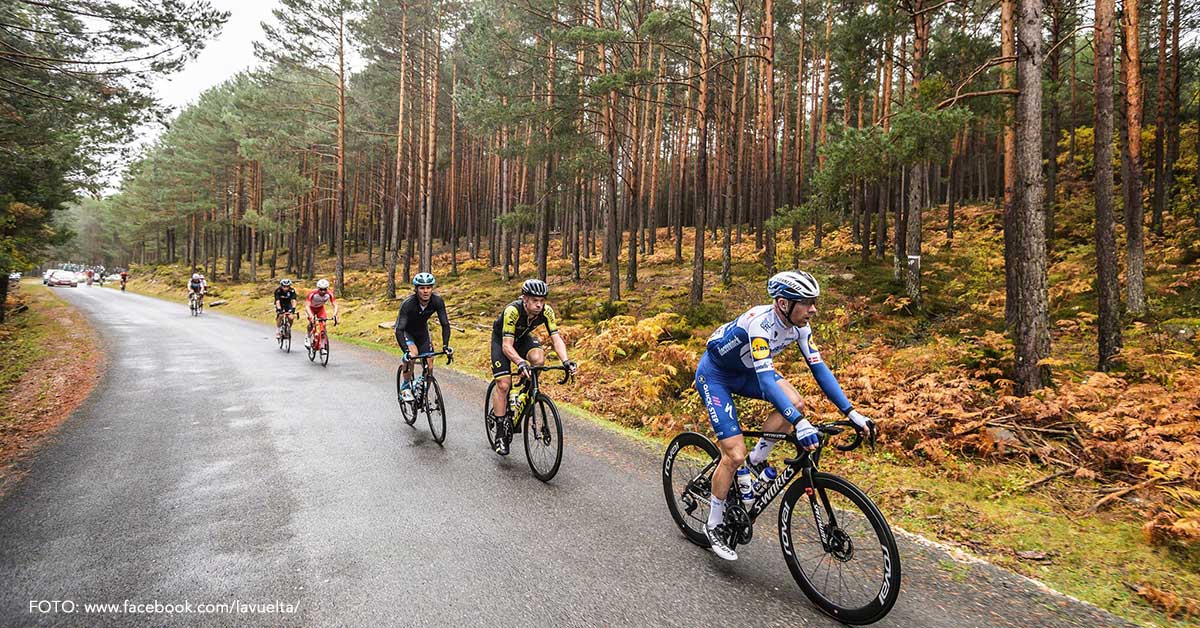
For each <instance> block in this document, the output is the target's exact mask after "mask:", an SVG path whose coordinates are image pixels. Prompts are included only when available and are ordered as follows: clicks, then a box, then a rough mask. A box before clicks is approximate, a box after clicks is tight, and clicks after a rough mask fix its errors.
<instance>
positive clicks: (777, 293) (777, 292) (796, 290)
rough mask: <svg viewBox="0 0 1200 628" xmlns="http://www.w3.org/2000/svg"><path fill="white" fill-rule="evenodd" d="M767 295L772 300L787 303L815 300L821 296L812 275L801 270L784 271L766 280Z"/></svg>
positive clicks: (819, 287) (819, 288)
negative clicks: (781, 299)
mask: <svg viewBox="0 0 1200 628" xmlns="http://www.w3.org/2000/svg"><path fill="white" fill-rule="evenodd" d="M767 294H769V295H771V298H772V299H779V298H784V299H787V300H788V301H799V300H800V299H815V298H817V297H818V296H820V295H821V286H819V285H817V280H816V279H814V278H813V276H812V275H810V274H808V273H806V272H804V271H802V270H785V271H783V272H781V273H776V274H775V276H773V277H771V278H770V279H768V280H767Z"/></svg>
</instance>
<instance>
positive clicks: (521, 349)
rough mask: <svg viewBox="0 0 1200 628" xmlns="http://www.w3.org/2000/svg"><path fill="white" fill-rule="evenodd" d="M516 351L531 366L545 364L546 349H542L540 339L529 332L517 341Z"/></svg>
mask: <svg viewBox="0 0 1200 628" xmlns="http://www.w3.org/2000/svg"><path fill="white" fill-rule="evenodd" d="M517 353H520V354H521V355H522V356H523V357H524V358H525V359H526V360H528V361H529V363H530V364H532V365H533V366H545V365H546V351H545V349H542V341H540V340H538V339H537V338H534V337H533V334H529V335H527V336H525V337H524V338H522V339H521V340H520V342H518V343H517Z"/></svg>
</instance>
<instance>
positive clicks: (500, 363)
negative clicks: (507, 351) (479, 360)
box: [492, 336, 512, 416]
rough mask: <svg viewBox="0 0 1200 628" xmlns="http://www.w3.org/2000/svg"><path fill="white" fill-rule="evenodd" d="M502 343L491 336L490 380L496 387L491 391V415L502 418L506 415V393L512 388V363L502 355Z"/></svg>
mask: <svg viewBox="0 0 1200 628" xmlns="http://www.w3.org/2000/svg"><path fill="white" fill-rule="evenodd" d="M502 343H503V341H502V340H501V339H500V338H497V337H495V336H492V379H494V380H496V386H495V388H493V389H492V414H493V415H495V416H504V415H505V414H506V413H508V391H509V389H510V388H512V379H511V375H512V362H510V361H509V359H508V356H506V355H504V350H503V346H504V345H503V344H502Z"/></svg>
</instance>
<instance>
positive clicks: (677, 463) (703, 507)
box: [662, 432, 721, 547]
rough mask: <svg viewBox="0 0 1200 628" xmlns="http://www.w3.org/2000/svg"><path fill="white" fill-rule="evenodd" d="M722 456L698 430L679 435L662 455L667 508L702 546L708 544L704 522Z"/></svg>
mask: <svg viewBox="0 0 1200 628" xmlns="http://www.w3.org/2000/svg"><path fill="white" fill-rule="evenodd" d="M720 460H721V451H720V450H719V449H717V446H716V445H715V444H713V442H712V441H711V440H709V439H707V438H705V437H704V436H702V435H700V434H697V433H696V432H684V433H682V434H680V435H679V436H676V437H675V439H674V440H672V441H671V444H670V445H668V446H667V453H666V454H665V455H664V456H663V466H662V474H663V493H664V494H665V495H666V498H667V509H668V510H670V511H671V518H672V519H674V520H675V525H678V526H679V530H680V531H682V532H683V535H684V536H686V537H687V539H688V540H689V541H691V542H693V543H695V544H696V545H699V546H700V547H709V542H708V537H707V536H706V535H705V534H704V526H705V525H707V524H708V511H709V508H710V507H711V505H712V502H711V499H710V498H711V496H712V475H713V471H715V470H716V468H717V462H719V461H720Z"/></svg>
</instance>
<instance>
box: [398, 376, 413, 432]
mask: <svg viewBox="0 0 1200 628" xmlns="http://www.w3.org/2000/svg"><path fill="white" fill-rule="evenodd" d="M402 383H404V365H403V364H401V365H400V366H397V367H396V401H398V402H400V418H402V419H404V424H405V425H408V426H409V427H412V426H413V425H415V424H416V422H417V409H416V408H414V407H413V402H411V401H405V400H404V397H402V396H401V395H400V385H401V384H402Z"/></svg>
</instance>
